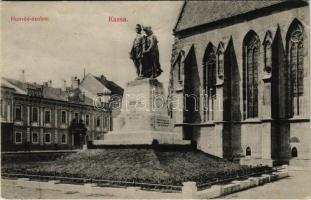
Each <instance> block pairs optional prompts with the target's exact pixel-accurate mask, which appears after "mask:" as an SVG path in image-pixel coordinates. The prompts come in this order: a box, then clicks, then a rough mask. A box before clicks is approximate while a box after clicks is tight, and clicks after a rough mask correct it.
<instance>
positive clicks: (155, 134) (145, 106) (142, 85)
mask: <svg viewBox="0 0 311 200" xmlns="http://www.w3.org/2000/svg"><path fill="white" fill-rule="evenodd" d="M113 129H114V131H112V132H109V133H108V134H106V135H105V136H104V139H103V140H94V141H93V144H94V145H151V144H153V143H157V144H176V145H189V144H190V141H189V140H183V135H182V133H177V132H173V123H172V122H171V119H170V117H169V116H168V111H167V104H166V101H165V97H164V90H163V84H162V83H160V82H159V81H158V80H157V79H152V78H146V79H141V80H134V81H130V82H128V83H127V85H126V87H125V90H124V95H123V100H122V108H121V113H120V115H119V117H118V118H116V119H115V123H114V128H113Z"/></svg>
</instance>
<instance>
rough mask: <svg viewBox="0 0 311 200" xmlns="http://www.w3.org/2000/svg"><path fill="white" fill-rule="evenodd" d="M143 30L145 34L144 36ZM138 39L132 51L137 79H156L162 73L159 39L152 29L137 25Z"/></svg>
mask: <svg viewBox="0 0 311 200" xmlns="http://www.w3.org/2000/svg"><path fill="white" fill-rule="evenodd" d="M142 30H143V31H144V32H145V34H142ZM136 33H137V35H136V37H135V39H134V41H133V46H132V49H131V51H130V58H131V59H132V60H133V62H134V65H135V67H136V73H137V76H138V77H137V78H138V79H142V78H156V77H158V76H160V74H161V73H162V69H161V65H160V61H159V48H158V39H157V37H156V36H155V35H154V34H153V32H152V30H151V27H150V26H146V27H143V26H142V25H140V24H137V25H136Z"/></svg>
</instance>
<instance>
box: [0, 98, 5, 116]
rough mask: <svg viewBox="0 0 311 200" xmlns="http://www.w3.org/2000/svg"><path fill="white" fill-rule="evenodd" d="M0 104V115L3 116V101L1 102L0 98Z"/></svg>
mask: <svg viewBox="0 0 311 200" xmlns="http://www.w3.org/2000/svg"><path fill="white" fill-rule="evenodd" d="M0 104H1V107H0V108H1V117H4V109H5V108H4V103H3V100H2V99H0Z"/></svg>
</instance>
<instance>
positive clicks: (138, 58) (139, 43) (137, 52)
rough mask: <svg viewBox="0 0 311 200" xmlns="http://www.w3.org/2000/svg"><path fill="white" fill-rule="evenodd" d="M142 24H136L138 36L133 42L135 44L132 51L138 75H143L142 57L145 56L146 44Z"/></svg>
mask: <svg viewBox="0 0 311 200" xmlns="http://www.w3.org/2000/svg"><path fill="white" fill-rule="evenodd" d="M141 31H142V26H141V25H140V24H137V25H136V33H137V35H136V37H135V39H134V42H133V46H132V49H131V52H130V58H131V59H132V60H133V62H134V65H135V67H136V73H137V76H138V77H142V76H143V75H142V70H143V69H142V68H143V66H142V57H143V48H144V47H143V46H144V44H143V43H144V35H143V34H141Z"/></svg>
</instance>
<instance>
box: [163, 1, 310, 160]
mask: <svg viewBox="0 0 311 200" xmlns="http://www.w3.org/2000/svg"><path fill="white" fill-rule="evenodd" d="M309 24H310V22H309V5H308V1H301V0H296V1H279V0H275V1H186V2H185V3H184V6H183V8H182V10H181V13H180V15H179V18H178V22H177V24H176V27H175V29H174V36H175V42H174V45H173V51H172V60H171V74H170V83H169V97H170V98H169V99H171V103H170V105H169V107H170V115H171V117H172V118H173V119H174V121H175V129H176V131H180V132H182V133H183V134H184V137H185V138H186V139H191V140H193V141H195V142H196V143H197V147H198V148H199V149H201V150H203V151H205V152H207V153H210V154H213V155H216V156H219V157H227V158H230V157H234V156H238V155H240V156H243V157H244V158H243V159H242V162H244V163H252V164H265V163H266V164H272V163H273V162H274V161H278V160H288V159H291V158H295V159H296V160H297V159H301V160H303V159H310V156H311V146H310V141H311V132H310V112H309V111H310V87H309V86H310V51H309V41H310V38H309V35H310V33H309V26H308V25H309ZM176 99H177V100H178V99H179V101H178V102H179V106H178V109H174V108H175V107H176V105H174V102H175V103H176Z"/></svg>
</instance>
